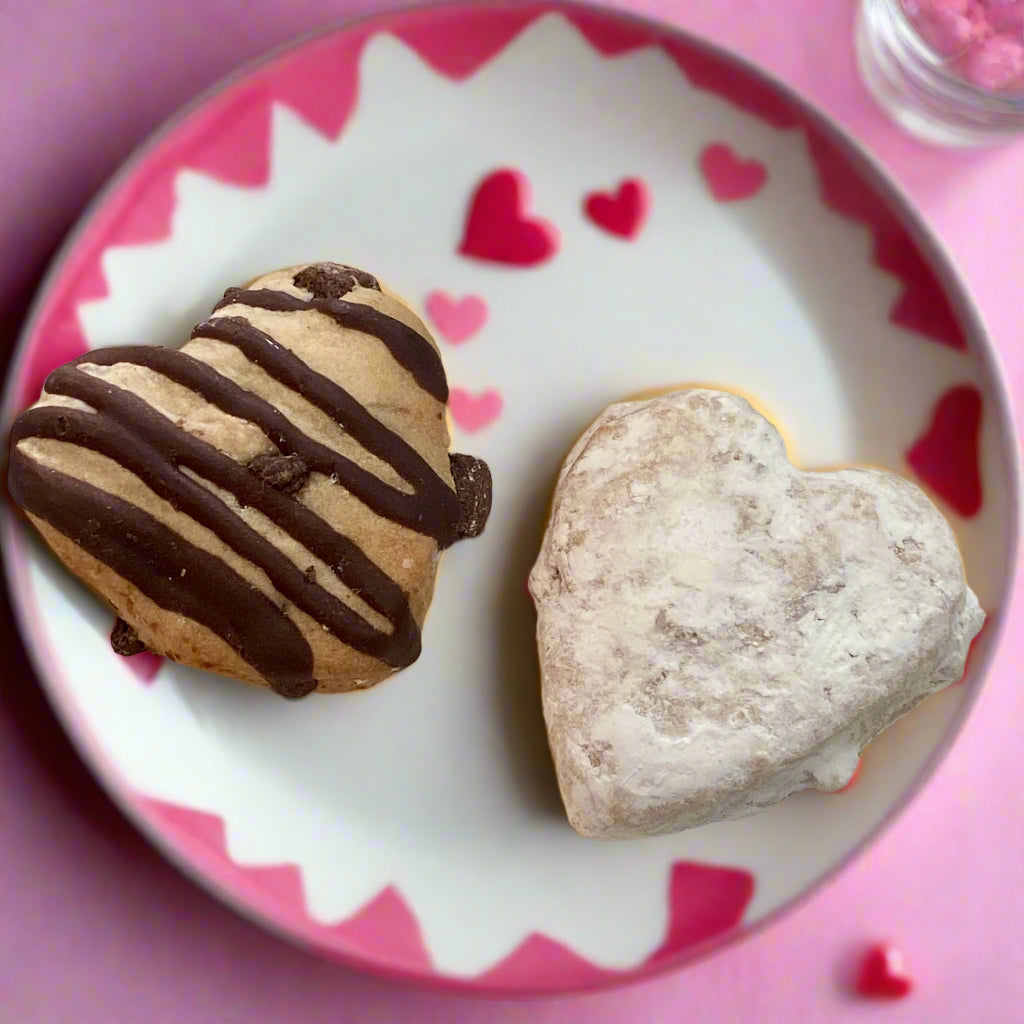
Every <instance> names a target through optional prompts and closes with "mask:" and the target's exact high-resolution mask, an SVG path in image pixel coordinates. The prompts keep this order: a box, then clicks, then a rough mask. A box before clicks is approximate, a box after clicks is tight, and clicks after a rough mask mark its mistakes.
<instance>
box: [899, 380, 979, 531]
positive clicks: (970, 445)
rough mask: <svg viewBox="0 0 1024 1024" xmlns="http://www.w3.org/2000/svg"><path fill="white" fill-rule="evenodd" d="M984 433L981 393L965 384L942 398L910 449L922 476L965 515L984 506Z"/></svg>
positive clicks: (909, 456)
mask: <svg viewBox="0 0 1024 1024" xmlns="http://www.w3.org/2000/svg"><path fill="white" fill-rule="evenodd" d="M980 432H981V392H980V391H979V390H978V389H977V388H976V387H974V385H973V384H963V385H960V386H959V387H955V388H951V389H950V390H949V391H947V392H946V393H945V394H944V395H943V396H942V397H941V398H940V399H939V401H938V402H937V403H936V406H935V411H934V412H933V413H932V421H931V424H930V425H929V427H928V429H927V430H926V431H925V433H924V434H923V435H922V436H921V437H920V438H919V439H918V440H917V441H916V442H915V443H914V446H913V447H912V448H911V449H910V450H909V451H908V452H907V462H908V463H909V465H910V467H911V468H912V469H913V470H914V472H915V473H916V474H917V475H918V477H919V478H920V479H921V480H922V481H923V482H924V483H926V484H927V485H928V486H929V487H930V488H931V489H932V490H933V491H935V492H936V493H937V494H939V495H940V496H941V497H942V498H943V499H944V500H945V501H946V502H947V503H948V504H949V505H950V506H951V507H952V508H953V509H954V510H955V511H956V512H958V513H959V514H960V515H962V516H964V517H965V518H970V517H971V516H974V515H977V514H978V511H979V510H980V509H981V471H980V469H979V467H978V440H979V434H980Z"/></svg>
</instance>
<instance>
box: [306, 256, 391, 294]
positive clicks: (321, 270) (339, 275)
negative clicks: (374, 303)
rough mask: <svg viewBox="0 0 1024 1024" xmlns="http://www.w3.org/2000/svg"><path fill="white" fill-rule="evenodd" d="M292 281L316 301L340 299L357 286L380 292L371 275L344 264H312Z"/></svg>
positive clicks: (375, 280)
mask: <svg viewBox="0 0 1024 1024" xmlns="http://www.w3.org/2000/svg"><path fill="white" fill-rule="evenodd" d="M292 280H293V281H294V282H295V287H296V288H303V289H305V290H306V291H307V292H312V293H313V295H314V296H315V297H316V298H318V299H340V298H343V297H344V296H345V295H348V293H349V292H350V291H352V289H353V288H355V287H357V286H358V287H360V288H372V289H373V290H374V291H376V292H379V291H380V283H379V282H378V280H377V278H375V277H374V276H373V274H368V273H367V272H366V271H365V270H359V269H358V268H356V267H349V266H346V265H345V264H344V263H312V264H310V265H309V266H308V267H306V268H305V269H304V270H300V271H299V272H298V273H297V274H296V275H295V276H294V277H293V278H292Z"/></svg>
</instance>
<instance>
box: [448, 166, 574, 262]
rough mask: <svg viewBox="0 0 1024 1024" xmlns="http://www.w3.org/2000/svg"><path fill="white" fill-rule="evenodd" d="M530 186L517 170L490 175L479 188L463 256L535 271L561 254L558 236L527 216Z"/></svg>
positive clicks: (468, 222)
mask: <svg viewBox="0 0 1024 1024" xmlns="http://www.w3.org/2000/svg"><path fill="white" fill-rule="evenodd" d="M529 205H530V183H529V181H528V180H527V178H526V176H525V175H524V174H522V173H521V172H519V171H515V170H509V169H505V170H500V171H494V172H493V173H492V174H488V175H487V177H486V178H484V180H483V181H482V182H481V183H480V185H479V186H478V188H477V190H476V193H475V194H474V196H473V201H472V204H471V205H470V209H469V215H468V217H467V218H466V227H465V231H464V233H463V236H462V242H461V243H460V245H459V252H460V253H462V255H463V256H472V257H474V258H475V259H478V260H488V261H490V262H492V263H508V264H511V265H513V266H519V267H532V266H536V265H537V264H538V263H543V262H544V261H545V260H549V259H551V257H552V256H554V254H555V253H556V252H557V250H558V232H557V231H556V230H555V228H554V227H553V226H552V225H551V224H549V223H548V222H547V221H545V220H541V219H540V218H538V217H530V216H528V215H527V213H526V209H527V207H528V206H529Z"/></svg>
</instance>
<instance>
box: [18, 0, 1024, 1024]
mask: <svg viewBox="0 0 1024 1024" xmlns="http://www.w3.org/2000/svg"><path fill="white" fill-rule="evenodd" d="M241 6H242V5H234V4H223V3H216V2H211V0H175V2H174V3H172V4H158V3H155V2H151V0H143V2H142V3H138V4H137V3H136V2H135V0H80V2H78V3H75V4H71V3H53V2H42V3H35V4H29V3H26V2H19V0H0V68H2V69H3V71H2V75H3V84H4V86H5V88H4V89H2V90H0V127H2V128H3V132H2V134H3V143H2V146H0V204H2V205H0V210H2V215H0V311H2V316H0V344H2V345H4V347H5V348H9V345H10V341H11V335H12V332H13V329H14V327H16V322H17V317H18V313H19V310H20V309H21V308H23V304H24V302H25V301H26V300H27V298H28V296H29V294H30V291H31V289H32V287H33V286H34V284H35V282H36V280H37V279H38V276H39V274H40V272H41V270H42V268H43V265H44V262H45V260H46V258H47V257H48V255H49V253H50V252H51V250H52V248H53V246H54V245H55V244H56V243H57V241H58V239H59V237H60V235H61V233H62V232H63V231H64V230H65V228H66V227H67V226H68V224H69V223H70V220H71V218H72V217H73V216H74V215H75V213H76V212H77V210H78V209H79V208H80V207H81V205H82V204H83V203H84V202H85V200H86V199H87V198H88V196H89V195H90V193H91V192H92V191H93V190H94V189H95V188H96V187H98V186H99V185H100V184H101V183H102V181H103V179H104V178H105V177H106V176H107V174H108V173H109V172H110V171H111V170H112V169H113V168H114V167H115V166H116V164H117V163H118V161H119V160H120V159H121V158H122V157H123V156H124V155H125V154H126V153H127V152H128V150H129V149H130V148H131V146H132V145H133V144H134V143H135V142H136V141H137V140H138V139H139V138H140V137H142V136H143V135H144V134H145V133H147V132H148V131H149V130H150V129H151V128H152V127H153V126H154V125H155V124H156V123H157V122H158V121H159V120H160V119H161V118H163V117H164V116H165V115H167V114H169V113H170V112H171V111H172V110H173V109H174V108H175V107H176V106H178V105H179V104H180V103H181V102H183V101H185V100H187V99H189V98H190V97H191V96H192V95H193V94H194V93H195V92H196V91H197V90H198V89H201V88H203V87H204V86H206V85H208V84H209V83H210V82H212V81H214V80H216V79H217V78H218V77H220V76H221V75H222V74H223V73H224V72H225V71H227V70H228V69H230V68H232V67H234V66H235V65H237V64H238V63H239V62H240V61H242V60H244V59H246V58H248V57H251V56H253V55H256V54H258V53H259V52H261V51H263V50H265V49H267V48H269V47H271V46H273V45H274V44H276V43H278V42H280V41H282V40H284V39H286V38H288V37H289V36H292V35H294V34H295V33H297V32H300V31H302V30H304V29H306V28H308V27H311V26H314V25H317V24H319V23H321V22H324V21H326V20H329V19H331V18H333V17H336V16H338V15H343V14H345V13H347V12H348V11H351V10H353V9H354V5H353V4H352V3H351V2H349V0H288V2H286V0H249V2H248V3H247V4H246V5H244V7H245V9H246V13H245V14H242V13H239V7H241ZM628 6H630V7H632V8H633V9H635V10H638V11H645V12H650V13H658V14H661V15H662V16H663V17H665V18H668V19H670V20H674V21H676V22H678V23H679V24H681V25H683V26H686V27H688V28H691V29H695V30H697V31H699V32H701V33H704V34H705V35H707V36H709V37H710V38H712V39H714V40H716V41H718V42H720V43H723V44H725V45H727V46H730V47H732V48H734V49H736V50H738V51H740V52H741V53H744V54H746V55H749V56H751V57H753V58H755V59H757V60H758V61H759V62H761V63H762V64H764V65H766V66H767V67H768V68H769V69H771V70H773V71H775V72H776V73H778V74H779V75H781V76H782V77H783V78H784V79H786V80H788V81H789V82H791V83H792V84H794V85H795V86H796V87H797V88H799V89H802V90H803V91H805V92H807V93H809V94H810V95H812V96H813V97H815V98H816V99H817V101H818V102H819V103H820V104H821V105H822V106H823V107H824V108H825V109H827V110H828V111H829V112H830V113H832V114H833V115H834V116H836V117H837V118H838V119H839V120H840V121H841V122H843V123H844V124H846V125H847V126H848V127H850V128H851V129H852V130H853V131H854V132H855V133H856V134H857V135H859V136H860V137H861V138H862V139H863V140H864V141H865V142H866V143H867V144H868V146H869V147H870V148H871V149H872V150H873V151H874V153H875V154H877V155H878V156H879V157H880V158H881V159H882V160H883V162H884V163H886V164H887V165H888V166H889V167H890V168H891V169H892V170H893V172H894V173H895V174H896V176H897V177H898V178H899V180H900V181H901V182H902V183H903V185H904V186H905V188H906V189H907V190H908V191H909V192H910V194H911V195H912V196H913V197H914V198H915V199H916V200H917V202H918V203H919V204H920V205H921V206H922V208H923V209H924V211H925V213H926V214H927V216H928V217H929V218H930V219H931V221H932V222H933V224H934V225H935V226H936V227H937V228H938V230H939V232H940V234H941V236H942V237H943V238H944V239H945V241H946V243H947V245H948V246H949V248H950V250H951V251H952V253H953V255H954V257H955V259H956V260H957V262H958V263H959V265H960V266H961V268H962V269H963V271H964V272H965V273H966V275H967V278H968V280H969V281H970V284H971V287H972V288H973V291H974V294H975V296H976V298H977V300H978V301H979V303H980V305H981V308H982V310H983V312H984V315H985V318H986V320H987V322H988V325H989V327H990V329H991V330H992V332H993V335H994V337H995V338H996V340H997V342H998V343H999V346H1000V348H1001V350H1002V353H1003V359H1004V361H1005V364H1006V367H1007V370H1008V373H1009V376H1010V379H1011V383H1012V385H1013V387H1014V389H1015V394H1016V398H1017V400H1018V401H1017V412H1018V415H1019V416H1021V417H1022V420H1024V301H1022V298H1021V280H1022V278H1021V275H1022V272H1024V269H1022V268H1024V186H1022V182H1024V143H1018V144H1016V145H1013V146H1008V147H1005V148H1002V149H998V150H992V151H988V152H978V153H967V154H964V153H952V152H944V151H940V150H933V149H928V148H925V147H923V146H920V145H918V144H916V143H914V142H912V141H910V140H909V139H906V138H904V137H902V136H901V135H900V134H899V133H898V132H897V131H896V130H895V129H893V128H892V127H890V126H889V125H888V124H887V123H886V122H885V121H884V120H883V118H882V117H881V115H880V114H879V113H878V112H877V111H876V110H875V108H874V107H873V106H872V104H871V102H870V101H869V100H868V98H867V97H866V96H865V94H864V91H863V89H862V88H861V86H860V85H859V83H858V80H857V76H856V73H855V69H854V65H853V57H852V51H851V47H850V38H851V22H852V7H853V0H660V2H659V0H632V2H630V3H628ZM1021 602H1024V586H1021V587H1018V594H1017V606H1018V615H1022V614H1024V608H1022V607H1021ZM1019 633H1020V631H1019V630H1017V636H1016V637H1014V636H1012V635H1011V636H1010V637H1009V639H1008V642H1006V643H1004V646H1003V650H1002V652H1001V655H1000V657H999V659H998V663H997V665H996V667H995V669H994V671H993V673H992V675H991V677H990V679H989V682H988V684H987V685H986V689H985V691H984V693H983V696H982V699H981V701H980V703H979V705H978V707H977V709H976V711H975V713H974V714H973V716H972V717H971V719H970V722H969V723H968V726H967V728H966V730H965V731H964V733H963V735H962V736H961V738H960V739H959V741H958V742H957V744H956V746H955V748H954V750H953V751H952V753H951V755H950V756H949V757H948V758H947V760H946V761H945V763H944V765H943V766H942V768H941V770H940V771H939V773H938V775H937V776H936V777H935V778H934V779H933V781H932V782H931V783H930V785H929V786H928V787H927V789H926V790H925V792H924V793H923V794H922V795H921V796H920V797H919V798H918V799H917V800H916V801H915V803H914V804H913V805H912V806H911V808H910V809H909V810H908V811H907V813H905V814H904V815H903V817H902V818H901V820H900V821H899V822H898V823H897V824H896V825H895V826H894V827H893V828H892V829H890V830H889V832H888V833H887V834H886V835H885V836H884V838H883V839H882V840H881V841H880V842H878V843H877V844H876V845H875V846H874V847H873V848H872V849H871V850H870V851H869V852H868V853H867V854H866V855H865V856H863V857H862V858H861V859H860V860H859V861H858V862H857V863H856V864H855V865H854V866H853V867H852V868H850V869H849V870H847V871H846V872H845V873H844V874H843V875H842V877H840V878H839V879H838V880H837V881H836V882H834V883H833V884H832V885H831V886H829V887H828V888H827V889H826V890H825V891H823V892H822V893H820V894H819V895H818V896H817V897H816V898H815V899H814V900H813V901H811V902H810V903H809V904H808V905H806V906H804V907H802V908H801V909H799V910H798V911H796V912H795V913H793V914H792V915H790V916H789V917H788V918H787V919H786V920H784V921H782V922H781V923H779V924H777V925H775V926H774V927H773V928H771V929H770V930H768V931H767V932H765V933H763V934H760V935H756V936H754V937H753V938H751V939H749V940H746V941H744V942H742V943H740V944H739V945H737V946H736V947H734V948H732V949H729V950H727V951H726V952H724V953H722V954H720V955H718V956H716V957H714V958H712V959H711V960H709V961H707V962H705V963H702V964H699V965H697V966H695V967H692V968H690V969H688V970H685V971H683V972H681V973H679V974H677V975H676V976H674V977H669V978H666V979H664V980H660V981H656V982H652V983H648V984H645V985H643V986H639V987H635V988H632V989H627V990H623V991H620V992H614V993H610V994H606V995H600V996H591V997H587V998H583V999H578V1000H573V1001H568V1002H566V1001H563V1002H549V1003H541V1004H532V1005H522V1004H520V1005H508V1004H500V1003H483V1002H467V1001H464V1000H458V999H451V998H446V997H441V996H434V995H425V994H421V993H418V992H411V991H405V990H400V989H396V988H390V987H387V986H385V985H383V984H380V983H378V982H375V981H372V980H370V979H366V978H361V977H356V976H353V975H350V974H347V973H345V972H344V971H343V970H341V969H339V968H337V967H335V966H332V965H330V964H327V963H323V962H320V961H318V960H316V959H314V958H312V957H310V956H307V955H306V954H304V953H302V952H299V951H298V950H296V949H293V948H290V947H289V946H287V945H285V944H283V943H281V942H279V941H277V940H276V939H273V938H271V937H269V936H267V935H265V934H263V933H262V932H260V931H258V930H257V929H256V928H254V927H252V926H250V925H249V924H247V923H245V922H243V921H241V920H239V919H237V918H235V917H234V916H233V915H232V914H231V913H229V912H228V911H227V910H225V909H223V908H222V907H221V906H219V905H218V904H217V903H215V902H214V901H213V900H212V899H210V898H209V897H207V896H205V895H204V894H202V893H201V892H200V891H199V890H197V889H195V888H193V887H192V886H191V885H190V884H189V883H188V882H186V881H185V880H184V879H183V878H182V877H181V876H179V875H178V874H177V873H176V872H175V871H174V870H173V869H172V868H170V867H168V866H167V865H166V864H164V863H163V862H162V861H161V860H160V859H159V858H158V857H157V855H156V854H155V853H154V852H153V851H152V850H151V849H150V848H149V847H148V846H147V845H146V844H145V843H144V842H143V841H142V840H141V839H140V838H138V837H137V836H136V835H135V833H134V832H133V831H132V830H131V828H130V827H129V826H128V825H127V824H125V823H124V821H123V820H122V819H121V818H120V817H119V815H118V813H117V812H116V811H115V810H114V809H113V808H112V806H111V805H110V804H109V803H108V802H107V800H106V798H105V797H104V796H103V795H102V794H101V793H100V792H99V790H98V789H97V787H96V786H95V784H94V783H93V782H92V781H91V780H90V778H89V777H88V773H87V771H86V769H85V768H84V767H83V766H82V764H81V763H80V762H79V761H78V760H77V759H76V758H75V756H74V754H73V753H72V752H71V750H70V748H69V746H68V744H67V741H66V740H65V739H64V738H63V736H62V734H61V733H60V730H59V728H58V727H57V725H56V723H55V722H54V720H53V718H52V716H51V715H50V713H49V711H48V710H47V708H46V705H45V702H44V700H43V698H42V696H41V695H40V692H39V690H38V687H37V685H36V683H35V682H34V681H33V680H32V678H31V675H30V673H29V670H28V667H27V664H26V662H25V660H24V656H23V654H22V653H21V652H20V649H19V648H18V646H17V641H16V639H15V637H14V635H13V631H12V628H11V626H10V624H9V619H8V617H7V616H6V614H5V611H4V609H0V650H2V652H3V653H2V657H3V662H2V678H3V700H2V703H0V815H2V817H0V835H2V840H0V842H2V845H0V851H2V852H0V1021H2V1022H3V1024H36V1022H45V1024H58V1022H59V1024H79V1022H97V1024H100V1022H102V1024H141V1022H143V1021H145V1022H150V1024H182V1022H188V1024H207V1022H211V1024H212V1022H216V1024H228V1022H236V1021H237V1022H243V1021H244V1022H245V1024H264V1022H266V1024H278V1022H280V1021H282V1020H286V1019H294V1020H296V1021H300V1022H303V1024H305V1022H316V1024H319V1022H324V1024H326V1022H329V1021H330V1022H340V1021H344V1022H346V1024H359V1022H363V1021H391V1020H394V1021H399V1020H400V1021H402V1022H403V1024H422V1022H428V1021H429V1022H435V1021H436V1022H440V1021H444V1022H446V1024H483V1022H526V1021H530V1022H531V1024H556V1022H558V1024H584V1022H586V1024H603V1022H609V1024H611V1022H615V1024H634V1022H636V1024H639V1022H641V1021H642V1022H645V1024H646V1022H652V1024H660V1022H662V1021H664V1022H666V1024H667V1022H676V1021H679V1022H683V1021H685V1022H687V1024H702V1022H714V1024H727V1022H730V1021H733V1022H739V1021H743V1022H751V1021H757V1022H758V1024H773V1022H776V1021H777V1022H779V1024H783V1022H785V1024H789V1022H791V1021H800V1022H802V1024H819V1022H828V1024H843V1022H847V1021H859V1020H869V1019H872V1020H874V1019H879V1020H881V1019H885V1020H887V1021H894V1022H895V1021H901V1022H912V1024H924V1022H928V1024H949V1022H960V1021H963V1022H970V1024H1014V1022H1018V1021H1024V757H1022V756H1021V746H1022V739H1021V728H1022V726H1021V723H1024V687H1022V686H1021V685H1020V683H1021V676H1022V674H1024V651H1022V650H1021V646H1020V643H1021V642H1020V639H1019ZM1015 645H1016V650H1013V649H1011V648H1013V647H1014V646H1015ZM875 937H883V938H892V939H893V940H894V941H896V942H898V943H899V944H900V945H901V946H902V947H903V949H904V950H905V952H906V955H907V957H908V959H909V961H910V964H911V968H912V971H913V973H914V975H915V977H916V979H917V981H918V990H917V991H916V992H915V994H914V995H912V996H911V997H910V998H909V999H907V1000H904V1001H903V1002H901V1003H899V1004H894V1005H891V1006H878V1005H875V1004H870V1003H865V1002H863V1001H859V1000H857V999H855V998H853V997H851V996H849V995H846V994H844V989H843V987H842V985H841V983H840V976H841V974H842V972H843V971H844V969H846V968H847V967H848V963H849V957H850V955H851V953H852V952H853V951H855V950H856V949H857V948H858V947H859V945H860V944H861V943H863V941H864V940H866V939H873V938H875Z"/></svg>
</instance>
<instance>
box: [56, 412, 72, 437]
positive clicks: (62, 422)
mask: <svg viewBox="0 0 1024 1024" xmlns="http://www.w3.org/2000/svg"><path fill="white" fill-rule="evenodd" d="M56 426H57V429H56V431H55V433H56V434H57V436H58V437H63V436H64V435H65V434H66V433H67V432H68V427H69V426H70V424H69V423H68V418H67V416H58V417H57V424H56Z"/></svg>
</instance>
